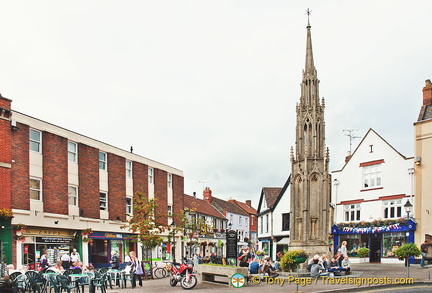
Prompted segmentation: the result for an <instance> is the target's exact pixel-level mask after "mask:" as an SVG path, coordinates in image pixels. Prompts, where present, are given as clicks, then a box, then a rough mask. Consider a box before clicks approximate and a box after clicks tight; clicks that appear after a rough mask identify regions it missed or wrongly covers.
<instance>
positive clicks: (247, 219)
mask: <svg viewBox="0 0 432 293" xmlns="http://www.w3.org/2000/svg"><path fill="white" fill-rule="evenodd" d="M244 219H245V226H247V225H248V221H249V218H248V217H245V218H244Z"/></svg>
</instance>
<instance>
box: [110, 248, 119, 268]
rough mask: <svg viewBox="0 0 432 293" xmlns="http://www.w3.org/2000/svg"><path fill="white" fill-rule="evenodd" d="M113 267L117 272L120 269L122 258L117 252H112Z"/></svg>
mask: <svg viewBox="0 0 432 293" xmlns="http://www.w3.org/2000/svg"><path fill="white" fill-rule="evenodd" d="M111 267H112V268H113V269H115V270H117V269H118V268H119V267H120V258H119V256H118V254H117V251H112V252H111Z"/></svg>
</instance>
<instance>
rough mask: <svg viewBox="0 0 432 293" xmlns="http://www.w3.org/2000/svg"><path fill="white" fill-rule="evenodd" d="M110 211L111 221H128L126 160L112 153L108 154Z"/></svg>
mask: <svg viewBox="0 0 432 293" xmlns="http://www.w3.org/2000/svg"><path fill="white" fill-rule="evenodd" d="M132 168H133V167H132ZM108 211H109V218H110V220H117V217H119V218H120V220H125V219H126V216H125V215H126V160H125V158H123V157H120V156H117V155H114V154H111V153H109V154H108Z"/></svg>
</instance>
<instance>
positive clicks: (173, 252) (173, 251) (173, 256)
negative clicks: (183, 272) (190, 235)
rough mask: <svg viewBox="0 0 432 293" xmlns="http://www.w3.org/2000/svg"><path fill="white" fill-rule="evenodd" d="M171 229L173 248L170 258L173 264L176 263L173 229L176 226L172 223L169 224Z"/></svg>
mask: <svg viewBox="0 0 432 293" xmlns="http://www.w3.org/2000/svg"><path fill="white" fill-rule="evenodd" d="M170 226H171V229H172V240H173V247H172V258H173V262H176V259H175V245H176V242H175V228H176V224H175V223H174V221H173V222H172V223H171V225H170Z"/></svg>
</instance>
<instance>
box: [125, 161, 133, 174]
mask: <svg viewBox="0 0 432 293" xmlns="http://www.w3.org/2000/svg"><path fill="white" fill-rule="evenodd" d="M126 177H127V178H132V161H126Z"/></svg>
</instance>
